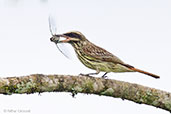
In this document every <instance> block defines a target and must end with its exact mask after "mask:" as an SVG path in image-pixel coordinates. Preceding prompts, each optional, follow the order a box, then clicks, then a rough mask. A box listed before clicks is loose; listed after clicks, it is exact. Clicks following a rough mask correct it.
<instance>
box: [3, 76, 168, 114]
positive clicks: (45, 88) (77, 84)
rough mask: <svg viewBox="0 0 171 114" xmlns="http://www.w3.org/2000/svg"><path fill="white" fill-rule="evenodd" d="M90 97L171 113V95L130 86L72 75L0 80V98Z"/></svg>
mask: <svg viewBox="0 0 171 114" xmlns="http://www.w3.org/2000/svg"><path fill="white" fill-rule="evenodd" d="M54 91H57V92H72V94H73V95H75V94H77V93H89V94H97V95H104V96H111V97H116V98H122V99H127V100H130V101H133V102H136V103H139V104H141V103H143V104H147V105H151V106H154V107H158V108H162V109H164V110H167V111H170V112H171V93H169V92H165V91H162V90H158V89H154V88H149V87H144V86H142V85H138V84H131V83H128V82H123V81H117V80H111V79H103V78H95V77H87V76H70V75H67V76H66V75H43V74H33V75H29V76H22V77H8V78H0V94H7V95H11V94H13V93H16V94H24V93H26V94H31V93H36V92H39V93H42V92H54Z"/></svg>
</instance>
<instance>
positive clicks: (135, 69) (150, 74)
mask: <svg viewBox="0 0 171 114" xmlns="http://www.w3.org/2000/svg"><path fill="white" fill-rule="evenodd" d="M121 65H124V66H125V67H127V68H129V69H130V70H132V71H135V72H140V73H143V74H146V75H149V76H151V77H153V78H160V76H157V75H155V74H152V73H149V72H146V71H143V70H140V69H137V68H135V67H133V66H131V65H128V64H123V63H121Z"/></svg>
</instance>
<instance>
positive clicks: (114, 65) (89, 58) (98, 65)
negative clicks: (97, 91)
mask: <svg viewBox="0 0 171 114" xmlns="http://www.w3.org/2000/svg"><path fill="white" fill-rule="evenodd" d="M60 38H63V40H60ZM50 40H51V41H52V42H54V43H55V44H57V43H69V44H71V45H72V47H73V48H74V50H75V52H76V55H77V57H78V59H79V60H80V61H81V62H82V63H83V64H84V65H85V66H86V67H88V68H90V69H93V70H95V71H96V72H95V73H88V74H81V75H86V76H90V75H97V74H99V73H100V72H105V73H104V75H103V76H102V77H103V78H105V77H106V74H107V73H110V72H115V73H123V72H139V73H143V74H146V75H148V76H151V77H153V78H156V79H157V78H160V76H158V75H155V74H153V73H149V72H146V71H144V70H140V69H138V68H135V67H134V66H132V65H129V64H127V63H125V62H123V61H122V60H121V59H119V58H118V57H117V56H115V55H114V54H112V53H110V52H108V51H107V50H105V49H104V48H101V47H99V46H97V45H95V44H93V43H92V42H90V41H89V40H88V39H87V38H86V37H85V36H84V35H83V34H82V33H81V32H79V31H70V32H66V33H63V34H57V35H53V36H52V37H51V38H50Z"/></svg>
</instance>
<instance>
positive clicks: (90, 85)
mask: <svg viewBox="0 0 171 114" xmlns="http://www.w3.org/2000/svg"><path fill="white" fill-rule="evenodd" d="M93 84H94V83H93V82H92V81H90V80H87V82H86V83H85V84H84V85H83V90H84V92H85V93H91V92H93V91H94V87H93Z"/></svg>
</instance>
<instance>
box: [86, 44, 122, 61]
mask: <svg viewBox="0 0 171 114" xmlns="http://www.w3.org/2000/svg"><path fill="white" fill-rule="evenodd" d="M89 43H91V42H89ZM83 51H84V53H86V55H87V56H90V57H92V58H95V59H97V60H101V61H106V62H114V63H121V64H124V62H123V61H121V60H120V59H119V58H118V57H116V56H114V55H113V54H112V53H110V52H108V51H106V50H105V49H103V48H101V47H99V46H96V45H94V44H92V43H91V44H88V45H85V46H83Z"/></svg>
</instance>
